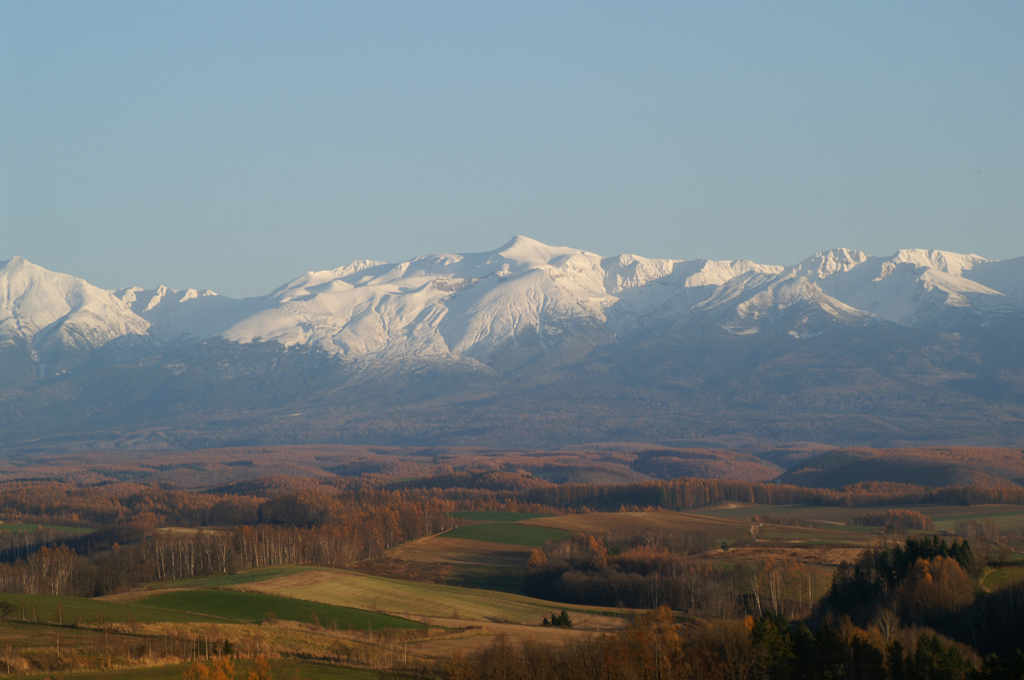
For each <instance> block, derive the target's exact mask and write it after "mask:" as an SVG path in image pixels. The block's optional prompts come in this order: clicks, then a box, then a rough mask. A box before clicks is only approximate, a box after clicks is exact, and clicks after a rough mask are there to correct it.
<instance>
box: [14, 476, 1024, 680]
mask: <svg viewBox="0 0 1024 680" xmlns="http://www.w3.org/2000/svg"><path fill="white" fill-rule="evenodd" d="M745 504H749V505H751V506H755V505H756V506H758V507H761V508H764V507H765V506H767V508H768V510H769V513H773V514H769V513H766V512H765V511H764V509H761V510H758V511H757V512H758V513H760V514H759V515H758V514H756V513H753V512H751V513H748V515H747V517H749V519H747V517H744V518H743V521H746V522H747V524H749V531H746V529H744V532H745V533H747V534H748V535H747V536H745V537H742V538H736V537H735V536H733V538H732V539H730V540H724V541H719V539H718V538H716V536H715V535H713V533H712V530H711V529H708V528H694V529H692V530H674V529H673V530H660V531H653V530H651V529H649V528H647V529H643V528H630V526H632V525H625V524H624V525H623V526H624V527H625V528H623V529H620V530H616V531H611V530H607V531H606V530H583V529H580V530H573V531H568V532H563V535H562V536H561V537H560V538H550V539H548V540H546V541H545V542H544V543H543V545H539V544H535V545H537V547H533V548H532V549H530V548H521V549H522V550H525V551H527V552H525V553H523V554H524V557H523V558H522V559H523V562H522V564H521V576H522V580H521V582H520V583H521V593H522V594H524V595H529V596H532V597H535V598H540V599H542V600H548V601H551V602H552V603H558V604H557V605H556V604H552V611H551V612H550V613H551V620H550V621H549V620H548V619H547V618H545V622H548V623H549V624H550V623H551V622H553V621H558V626H559V627H560V628H562V629H566V630H569V629H571V628H572V626H573V623H572V617H570V615H569V613H564V615H558V616H556V613H557V611H558V608H559V607H563V608H564V607H569V606H587V607H603V608H608V609H609V611H616V612H620V613H619V614H616V616H618V617H620V620H621V621H623V622H624V625H622V626H621V627H619V628H613V629H609V630H606V631H605V632H602V633H595V634H594V635H592V636H589V637H586V638H573V639H571V640H567V641H564V642H562V643H558V642H552V643H544V642H537V641H531V640H528V639H522V640H518V639H515V638H514V637H513V638H509V637H507V636H505V635H504V634H503V633H499V634H496V636H495V637H494V638H493V641H492V642H491V643H490V644H488V645H486V646H485V647H482V648H478V649H475V650H472V651H469V652H466V653H461V652H455V653H451V654H447V655H445V656H443V657H442V658H437V657H435V658H434V659H433V660H432V661H431V660H424V659H420V660H419V661H415V662H408V661H407V660H406V661H403V662H402V663H395V664H393V667H391V670H390V671H389V672H394V673H399V674H404V675H405V676H407V677H437V678H441V677H443V678H451V679H453V680H455V679H460V678H474V679H476V678H479V679H481V680H482V679H484V678H546V677H547V678H608V679H609V680H611V679H618V678H623V679H625V678H751V679H754V678H766V679H767V678H839V677H843V678H874V679H878V680H881V679H883V678H892V679H894V680H895V679H897V678H936V679H937V678H968V677H970V678H1002V677H1007V678H1021V677H1024V675H1022V673H1024V657H1022V652H1021V643H1022V640H1024V583H1022V582H1020V581H1016V582H1013V583H1008V584H1007V585H1005V587H991V588H990V587H983V585H982V579H983V577H985V576H986V574H988V573H990V572H991V571H992V570H993V568H996V569H998V568H1002V567H1006V569H1007V573H1008V574H1009V573H1012V572H1013V569H1016V566H1014V565H1015V564H1016V563H1014V562H1012V560H1011V561H1007V560H1009V559H1010V558H1009V557H1008V555H1011V553H1012V547H1011V546H1012V544H1013V543H1014V541H1015V540H1018V539H1019V538H1020V532H1019V531H1018V530H1015V529H1011V530H1006V531H1002V532H1001V531H1000V530H999V528H998V526H997V524H996V522H995V521H993V520H992V519H991V518H989V517H979V518H973V516H972V518H970V519H960V520H957V521H956V522H955V524H954V525H953V529H954V531H953V532H949V531H948V530H947V531H946V535H941V536H940V535H937V529H936V523H935V522H934V521H933V519H932V518H931V517H930V516H929V515H928V514H926V512H927V508H928V507H929V506H936V507H939V506H941V507H947V506H948V507H960V508H965V509H967V508H971V507H974V506H976V505H978V504H986V505H992V506H1000V507H1001V506H1005V507H1007V508H1013V507H1014V506H1016V505H1024V489H1011V488H993V487H983V488H975V487H945V488H937V489H924V488H920V487H913V486H909V485H900V484H885V483H872V484H861V485H855V486H850V487H846V488H842V489H819V488H808V487H801V486H787V485H777V484H768V483H762V482H751V481H736V480H727V479H698V478H680V479H670V480H659V481H642V482H629V483H621V484H603V483H602V484H585V483H563V484H555V483H551V482H548V481H545V480H543V479H539V478H537V477H535V476H533V475H531V474H527V473H524V472H523V471H521V470H517V469H505V470H503V469H498V470H494V469H487V470H460V471H456V470H452V469H450V468H446V467H444V466H443V465H440V466H435V468H434V469H433V470H432V473H431V474H428V475H423V476H418V477H414V478H411V479H410V478H406V479H403V478H396V477H394V476H391V475H384V474H379V473H369V474H364V475H361V476H358V477H352V476H349V477H345V476H331V477H323V476H320V477H299V476H286V475H272V476H268V477H264V478H255V479H250V480H246V481H244V482H232V483H230V484H224V485H220V486H213V487H208V488H184V487H180V486H177V485H174V484H171V483H168V482H162V483H139V482H131V481H120V482H106V483H99V484H90V483H81V482H74V481H58V480H54V479H44V480H35V481H33V480H30V479H22V480H11V481H6V482H2V483H0V519H2V521H3V522H4V524H0V528H2V527H5V526H6V527H7V529H6V530H4V531H2V532H0V593H2V594H5V595H9V596H16V595H24V596H29V595H51V596H75V597H83V598H95V597H100V596H110V595H116V594H124V593H129V592H131V591H133V589H137V588H140V587H142V586H146V585H147V584H154V583H161V582H179V581H182V582H187V580H189V579H196V578H198V577H205V576H212V575H232V574H237V573H239V572H248V571H250V570H261V569H266V568H270V567H282V566H298V565H306V566H318V567H330V568H343V567H358V568H359V570H360V571H363V572H366V573H375V569H376V567H375V566H374V565H378V564H380V565H384V564H388V563H389V562H388V561H389V560H390V564H392V566H393V565H394V564H395V563H396V561H395V560H394V559H392V558H391V557H390V555H391V554H392V551H393V550H394V549H396V548H397V547H399V546H402V545H404V544H406V543H408V542H410V541H413V540H414V539H420V538H424V537H434V536H438V535H443V532H446V531H447V530H450V529H452V528H453V527H460V526H468V525H471V524H473V523H474V522H477V521H480V520H479V519H474V518H479V517H490V516H492V515H494V516H498V515H501V514H502V513H525V514H523V515H522V516H529V517H535V516H555V517H556V518H557V517H567V518H572V517H578V518H581V520H582V519H583V518H586V517H587V516H590V515H593V516H596V514H595V513H611V515H612V516H620V515H621V516H622V517H626V518H629V517H636V516H640V517H643V516H644V515H645V513H646V515H647V516H650V517H652V518H654V517H670V516H675V515H676V514H677V513H679V512H682V511H694V510H706V511H712V510H715V509H722V508H726V509H728V508H734V507H735V508H740V509H741V510H742V507H744V505H745ZM901 506H914V509H907V508H905V507H901ZM793 507H801V508H805V509H809V510H808V512H810V513H811V514H812V515H813V509H814V508H819V509H822V510H824V509H829V508H832V509H838V510H842V511H843V512H846V513H847V514H846V515H845V516H846V517H847V518H848V519H846V520H845V521H843V522H832V523H831V524H834V525H836V526H841V527H843V526H845V527H851V528H858V531H860V532H861V533H854V534H851V535H853V536H855V537H865V538H864V541H865V542H866V541H872V544H871V545H870V546H869V547H867V548H865V549H863V550H861V551H860V552H859V554H856V556H855V557H852V558H850V559H844V560H843V561H842V562H841V563H839V564H838V565H835V564H832V563H829V562H828V559H827V558H824V557H823V558H822V559H821V560H819V562H820V563H818V562H814V561H813V560H809V558H806V557H803V556H801V555H803V554H804V553H799V551H796V552H794V550H792V549H791V547H792V545H796V543H792V542H790V543H786V542H785V541H787V540H789V539H785V536H784V533H785V532H786V531H789V530H790V528H791V527H792V530H793V531H798V530H803V529H805V528H806V527H807V526H811V525H812V524H813V522H810V521H809V520H807V519H806V518H805V519H799V518H797V519H793V518H789V519H787V517H789V516H788V515H787V516H783V515H781V514H780V515H776V514H774V513H776V512H779V513H785V512H787V509H791V508H793ZM776 508H777V511H776V510H775V509H776ZM847 509H850V510H847ZM488 513H491V514H488ZM996 514H998V513H996ZM518 516H519V515H516V517H518ZM602 516H603V515H602ZM694 517H703V516H702V515H699V514H698V515H694ZM964 517H967V515H965V516H964ZM706 520H707V521H708V522H712V521H719V520H714V518H713V517H710V516H709V518H706ZM730 521H731V520H730ZM741 523H742V522H735V521H734V522H733V524H731V525H729V526H734V525H735V526H739V524H741ZM825 524H828V523H825ZM766 525H767V526H769V527H774V531H776V532H782V533H780V534H779V536H780V537H781V538H775V539H772V538H770V537H769V538H767V539H765V538H763V537H762V534H763V533H765V532H766V531H767V530H766V529H764V527H765V526H766ZM819 525H821V523H819ZM515 526H519V525H515ZM552 526H555V525H552ZM581 526H583V525H582V524H581ZM680 526H683V525H680ZM708 526H711V525H708ZM743 526H744V527H745V526H746V525H743ZM816 526H817V525H816ZM821 526H825V525H821ZM636 527H640V525H639V524H637V525H636ZM741 528H743V527H741ZM851 530H852V529H851ZM495 531H496V530H495ZM548 531H553V529H548ZM865 531H866V532H869V533H867V534H865V533H864V532H865ZM870 532H874V533H870ZM1015 532H1016V533H1015ZM453 535H455V534H453ZM497 535H498V534H495V536H497ZM495 540H498V539H495ZM500 540H506V539H500ZM508 540H509V541H513V539H508ZM523 540H526V539H523ZM531 540H532V539H531ZM793 540H794V541H796V540H797V539H793ZM513 542H514V541H513ZM865 542H862V545H864V544H866V543H865ZM797 543H799V541H797ZM424 545H429V544H424ZM489 545H490V544H489ZM786 546H790V547H786ZM830 549H831V548H829V547H828V546H825V548H822V550H830ZM846 550H847V551H849V549H846ZM757 551H762V552H761V553H759V552H757ZM765 551H767V552H765ZM771 551H775V552H771ZM787 551H788V552H787ZM1008 551H1009V552H1008ZM840 552H841V551H840ZM798 553H799V554H798ZM806 554H811V553H810V552H807V553H806ZM815 554H817V553H815ZM821 554H824V553H821ZM837 554H838V553H837ZM1012 554H1015V553H1012ZM1011 556H1012V555H1011ZM829 564H832V566H829ZM822 565H825V566H822ZM383 568H384V567H381V569H383ZM389 568H390V567H389ZM414 571H415V570H413V569H409V570H408V572H407V573H410V574H411V573H414ZM381 573H384V572H381ZM389 573H391V572H389ZM517 587H518V586H517ZM0 599H3V596H2V595H0ZM5 616H6V614H5ZM573 616H578V613H574V614H573ZM538 625H539V622H538ZM428 627H429V624H428ZM196 668H198V667H196ZM189 672H193V673H200V672H201V671H200V670H195V668H193V670H190V671H189ZM1015 674H1016V675H1015Z"/></svg>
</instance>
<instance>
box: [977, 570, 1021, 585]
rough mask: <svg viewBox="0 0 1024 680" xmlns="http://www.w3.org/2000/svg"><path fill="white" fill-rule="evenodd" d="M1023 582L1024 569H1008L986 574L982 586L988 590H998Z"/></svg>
mask: <svg viewBox="0 0 1024 680" xmlns="http://www.w3.org/2000/svg"><path fill="white" fill-rule="evenodd" d="M1022 581H1024V567H1006V568H1003V569H996V570H995V571H991V572H989V573H988V574H985V577H984V578H983V579H982V580H981V585H983V586H985V588H987V589H988V590H998V589H999V588H1005V587H1006V586H1011V585H1014V584H1015V583H1020V582H1022Z"/></svg>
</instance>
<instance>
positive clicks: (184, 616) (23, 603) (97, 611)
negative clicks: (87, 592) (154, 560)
mask: <svg viewBox="0 0 1024 680" xmlns="http://www.w3.org/2000/svg"><path fill="white" fill-rule="evenodd" d="M0 600H7V601H8V602H10V603H11V604H13V605H14V611H13V612H12V614H11V616H10V618H11V619H24V620H26V621H39V622H47V623H60V622H63V623H66V624H77V623H82V624H86V625H88V624H99V623H126V622H128V621H131V620H135V621H138V622H140V623H156V622H161V621H166V622H169V623H204V622H205V623H209V622H212V621H215V620H216V619H214V618H212V617H210V616H207V615H204V614H202V613H186V612H181V611H167V610H161V609H154V608H152V607H148V606H143V605H139V604H137V603H134V602H132V603H122V602H108V601H105V600H90V599H88V598H84V597H68V596H65V595H0Z"/></svg>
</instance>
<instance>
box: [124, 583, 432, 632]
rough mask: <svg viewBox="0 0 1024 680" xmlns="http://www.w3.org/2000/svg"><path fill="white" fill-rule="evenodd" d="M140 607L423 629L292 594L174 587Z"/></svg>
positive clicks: (404, 621) (361, 627)
mask: <svg viewBox="0 0 1024 680" xmlns="http://www.w3.org/2000/svg"><path fill="white" fill-rule="evenodd" d="M136 602H137V603H138V604H139V605H141V606H146V607H153V608H155V609H163V610H169V611H174V612H188V613H192V614H203V615H206V616H217V617H221V618H224V619H231V620H235V621H247V622H254V623H259V622H260V621H263V620H264V619H266V618H267V617H268V616H269V615H270V614H273V616H274V617H275V618H277V619H281V620H288V621H299V622H302V623H313V614H316V618H317V619H318V620H319V622H320V624H321V625H323V626H330V627H335V626H336V627H338V628H353V629H358V630H366V629H367V628H368V627H369V628H373V629H374V630H383V629H385V628H423V624H422V623H419V622H417V621H410V620H408V619H402V618H399V617H397V616H387V615H384V614H375V613H373V612H368V611H363V610H361V609H352V608H350V607H339V606H337V605H331V604H322V603H319V602H309V601H305V600H296V599H293V598H289V597H278V596H275V595H265V594H263V593H251V592H243V591H238V590H175V591H172V592H168V593H161V594H159V595H154V596H152V597H147V598H145V599H142V600H137V601H136Z"/></svg>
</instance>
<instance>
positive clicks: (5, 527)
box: [0, 524, 96, 534]
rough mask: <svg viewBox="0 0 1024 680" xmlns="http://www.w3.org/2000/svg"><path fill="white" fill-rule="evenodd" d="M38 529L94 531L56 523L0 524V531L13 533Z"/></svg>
mask: <svg viewBox="0 0 1024 680" xmlns="http://www.w3.org/2000/svg"><path fill="white" fill-rule="evenodd" d="M39 529H50V530H51V531H63V532H65V533H69V534H91V533H92V532H94V531H96V530H95V529H92V528H90V527H62V526H60V525H57V524H0V533H15V532H18V531H37V530H39Z"/></svg>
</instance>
